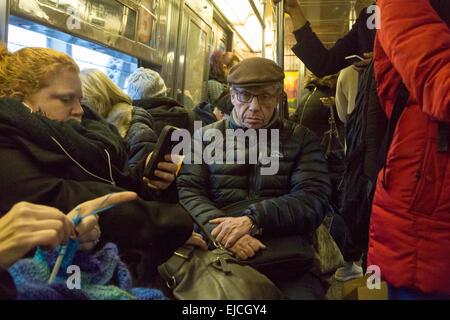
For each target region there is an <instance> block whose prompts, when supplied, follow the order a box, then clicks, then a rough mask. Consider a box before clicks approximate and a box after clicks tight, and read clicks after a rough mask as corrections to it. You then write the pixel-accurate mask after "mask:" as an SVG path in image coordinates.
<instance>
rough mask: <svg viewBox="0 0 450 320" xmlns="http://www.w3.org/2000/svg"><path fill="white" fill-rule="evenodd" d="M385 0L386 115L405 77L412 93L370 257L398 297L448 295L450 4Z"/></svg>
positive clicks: (380, 44)
mask: <svg viewBox="0 0 450 320" xmlns="http://www.w3.org/2000/svg"><path fill="white" fill-rule="evenodd" d="M377 4H378V5H379V6H380V12H381V29H379V30H378V33H377V39H376V42H375V55H374V59H375V73H376V74H375V77H376V80H377V83H378V88H377V89H378V94H379V97H380V100H381V104H382V107H383V109H384V110H385V112H386V114H387V115H388V116H389V117H390V116H391V112H392V109H393V105H394V100H395V96H396V92H397V90H398V88H399V85H400V84H401V82H402V81H403V82H404V84H405V86H406V88H407V89H408V91H409V93H410V95H409V99H408V102H407V104H406V107H405V109H404V111H403V113H402V115H401V117H400V119H399V120H398V123H397V127H396V130H395V133H394V136H393V138H392V143H391V146H390V148H389V152H388V154H387V160H386V163H385V170H381V171H380V173H379V175H378V181H377V186H376V190H375V196H374V200H373V206H372V216H371V220H370V231H369V236H370V238H369V251H368V263H367V264H368V265H369V266H370V265H373V266H378V267H379V268H380V272H381V277H382V278H383V279H385V280H386V281H387V283H388V289H389V297H390V298H391V299H429V298H447V299H448V298H450V276H449V272H450V250H449V247H450V150H449V147H450V146H449V139H450V136H449V131H448V128H449V125H450V31H449V25H450V14H449V13H450V12H449V8H450V7H449V6H448V1H432V2H431V4H433V5H434V8H435V9H436V11H437V13H436V11H435V10H433V7H432V6H431V5H430V1H429V0H416V1H414V5H411V2H410V1H407V0H397V1H389V0H378V2H377ZM405 12H407V14H405ZM438 13H439V14H440V15H441V17H439V15H438Z"/></svg>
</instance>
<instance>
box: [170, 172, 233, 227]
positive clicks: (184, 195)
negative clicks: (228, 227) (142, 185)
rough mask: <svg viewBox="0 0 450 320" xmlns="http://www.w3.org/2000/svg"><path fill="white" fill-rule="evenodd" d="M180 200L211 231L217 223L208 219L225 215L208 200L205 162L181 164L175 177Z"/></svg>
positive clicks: (207, 173) (207, 179)
mask: <svg viewBox="0 0 450 320" xmlns="http://www.w3.org/2000/svg"><path fill="white" fill-rule="evenodd" d="M177 186H178V195H179V199H180V202H182V203H183V204H184V206H185V207H186V208H187V209H188V210H190V211H191V213H193V214H194V215H195V217H196V218H197V219H198V220H199V222H200V223H201V224H203V226H204V227H205V229H206V230H208V231H209V232H211V231H212V230H213V229H214V228H215V227H216V226H217V225H214V224H210V223H208V221H209V220H212V219H215V218H220V217H225V216H226V215H225V213H224V212H223V211H221V210H220V209H218V208H217V207H216V205H215V204H214V203H213V202H212V201H211V200H209V197H208V186H209V171H208V168H207V165H205V164H183V166H182V167H181V170H180V174H179V175H178V178H177Z"/></svg>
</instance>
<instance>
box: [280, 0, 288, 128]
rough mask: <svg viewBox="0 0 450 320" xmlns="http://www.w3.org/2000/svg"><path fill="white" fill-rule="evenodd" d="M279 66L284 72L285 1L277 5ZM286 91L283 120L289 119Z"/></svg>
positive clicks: (282, 113) (281, 114)
mask: <svg viewBox="0 0 450 320" xmlns="http://www.w3.org/2000/svg"><path fill="white" fill-rule="evenodd" d="M277 64H278V65H279V66H280V67H281V69H283V70H284V1H280V2H279V3H278V5H277ZM284 94H285V93H284V90H283V98H282V102H281V105H280V106H279V110H278V111H279V113H280V117H281V118H282V119H287V118H288V117H289V108H288V106H287V104H285V103H284Z"/></svg>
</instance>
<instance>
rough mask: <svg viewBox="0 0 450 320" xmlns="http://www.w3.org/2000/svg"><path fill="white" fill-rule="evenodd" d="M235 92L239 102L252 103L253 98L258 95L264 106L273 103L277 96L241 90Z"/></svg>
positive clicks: (260, 102) (259, 101)
mask: <svg viewBox="0 0 450 320" xmlns="http://www.w3.org/2000/svg"><path fill="white" fill-rule="evenodd" d="M234 93H235V95H236V98H237V100H238V101H239V102H242V103H250V102H252V101H253V98H255V97H257V98H258V103H259V104H261V105H264V106H268V105H271V104H273V102H274V101H275V98H276V97H275V96H273V95H271V94H268V93H262V94H252V93H250V92H248V91H239V90H235V91H234Z"/></svg>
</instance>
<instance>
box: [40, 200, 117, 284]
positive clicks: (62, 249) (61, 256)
mask: <svg viewBox="0 0 450 320" xmlns="http://www.w3.org/2000/svg"><path fill="white" fill-rule="evenodd" d="M114 193H115V192H113V193H111V194H109V195H108V197H107V198H106V199H105V200H103V201H102V203H100V204H99V205H98V206H97V208H96V209H95V210H94V211H92V212H91V213H89V214H88V215H86V216H84V217H82V216H81V212H80V211H81V207H78V208H77V211H78V215H77V216H76V217H75V218H73V219H72V221H73V223H74V225H75V227H76V226H78V225H79V224H80V222H81V220H82V219H84V218H87V217H89V216H91V215H94V214H98V213H100V212H103V211H106V210H109V209H111V208H114V207H115V206H116V205H115V204H113V205H110V206H107V207H105V208H103V209H100V210H97V209H98V208H100V207H101V206H102V205H103V204H104V203H105V202H106V201H107V200H108V199H109V198H110V197H111V196H112V195H113V194H114ZM66 250H67V246H66V245H63V246H61V247H60V251H59V255H58V258H57V259H56V262H55V266H54V267H53V270H52V274H51V275H50V279H48V284H52V283H53V282H54V281H55V279H56V275H57V274H58V272H59V269H60V268H61V263H62V261H63V259H64V256H65V255H66Z"/></svg>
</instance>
